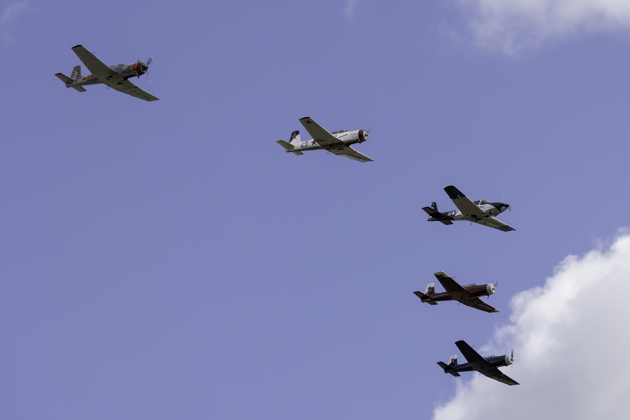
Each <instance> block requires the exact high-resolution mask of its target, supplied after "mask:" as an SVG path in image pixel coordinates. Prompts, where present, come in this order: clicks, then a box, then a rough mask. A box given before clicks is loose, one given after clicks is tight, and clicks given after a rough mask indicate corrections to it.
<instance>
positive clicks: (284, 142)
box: [276, 140, 304, 155]
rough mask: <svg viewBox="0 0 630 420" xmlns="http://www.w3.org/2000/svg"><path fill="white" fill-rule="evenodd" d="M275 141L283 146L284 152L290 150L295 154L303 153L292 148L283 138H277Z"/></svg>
mask: <svg viewBox="0 0 630 420" xmlns="http://www.w3.org/2000/svg"><path fill="white" fill-rule="evenodd" d="M276 143H278V144H279V145H280V146H282V147H284V150H285V151H286V152H291V153H293V154H295V155H303V154H304V153H302V152H300V151H299V150H294V149H295V147H293V145H292V144H289V143H287V142H286V141H284V140H278V141H277V142H276Z"/></svg>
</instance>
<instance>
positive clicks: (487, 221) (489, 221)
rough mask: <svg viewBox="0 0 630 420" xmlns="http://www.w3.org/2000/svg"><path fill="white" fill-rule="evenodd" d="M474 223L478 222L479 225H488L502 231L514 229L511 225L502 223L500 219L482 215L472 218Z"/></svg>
mask: <svg viewBox="0 0 630 420" xmlns="http://www.w3.org/2000/svg"><path fill="white" fill-rule="evenodd" d="M473 222H475V223H479V224H480V225H484V226H488V227H491V228H495V229H499V230H502V231H503V232H510V231H512V230H516V229H514V228H513V227H510V226H508V225H506V224H505V223H503V222H502V221H500V220H497V219H495V218H494V217H482V218H479V219H476V220H473Z"/></svg>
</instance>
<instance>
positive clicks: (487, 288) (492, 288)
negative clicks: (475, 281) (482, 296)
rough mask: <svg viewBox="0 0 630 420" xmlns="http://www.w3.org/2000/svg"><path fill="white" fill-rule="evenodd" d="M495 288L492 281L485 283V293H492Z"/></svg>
mask: <svg viewBox="0 0 630 420" xmlns="http://www.w3.org/2000/svg"><path fill="white" fill-rule="evenodd" d="M496 290H497V288H496V287H495V285H494V284H492V283H488V284H486V294H487V295H488V296H490V295H492V294H494V292H496Z"/></svg>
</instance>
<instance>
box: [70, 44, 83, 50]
mask: <svg viewBox="0 0 630 420" xmlns="http://www.w3.org/2000/svg"><path fill="white" fill-rule="evenodd" d="M75 48H83V45H81V44H79V45H75V46H74V47H72V49H73V50H74V49H75Z"/></svg>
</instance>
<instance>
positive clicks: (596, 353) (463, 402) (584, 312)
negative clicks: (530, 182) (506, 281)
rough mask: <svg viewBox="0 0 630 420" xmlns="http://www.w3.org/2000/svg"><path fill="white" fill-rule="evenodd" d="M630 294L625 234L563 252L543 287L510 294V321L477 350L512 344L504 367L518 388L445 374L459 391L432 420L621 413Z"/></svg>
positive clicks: (574, 418) (628, 387)
mask: <svg viewBox="0 0 630 420" xmlns="http://www.w3.org/2000/svg"><path fill="white" fill-rule="evenodd" d="M628 297H630V233H629V232H624V233H623V234H621V235H620V236H619V237H618V238H617V239H616V240H615V242H614V243H613V244H612V245H611V247H610V248H609V249H597V250H594V251H591V252H589V253H588V254H587V255H585V256H584V257H582V258H578V257H575V256H569V257H567V258H566V259H565V260H564V261H562V262H561V263H560V265H559V266H558V267H557V268H556V272H555V274H554V275H553V276H552V277H551V278H548V279H547V282H546V283H545V285H544V286H543V287H536V288H534V289H531V290H527V291H524V292H521V293H519V294H517V295H516V296H514V298H513V299H512V301H511V307H512V309H513V314H512V315H511V317H510V323H509V325H507V326H504V327H501V328H499V329H497V330H496V331H495V335H494V340H493V343H492V345H490V346H486V347H485V349H482V354H483V353H486V352H489V351H490V350H494V353H496V354H504V353H505V352H506V351H509V349H510V348H511V347H513V348H514V359H515V361H514V364H513V365H512V366H510V367H508V368H502V370H503V372H504V373H506V374H507V375H508V376H510V377H511V378H513V379H514V380H516V381H517V382H519V383H520V384H521V385H517V386H507V385H504V384H502V383H499V382H495V381H493V380H491V379H488V378H486V377H484V376H481V375H479V374H474V373H470V374H468V375H466V374H463V375H462V377H460V378H452V377H450V376H449V377H448V378H445V379H446V380H457V381H458V386H457V390H456V395H455V397H454V398H453V399H452V400H451V401H449V402H447V403H446V404H444V405H442V406H440V407H437V408H436V410H435V413H434V420H459V419H466V420H476V419H483V420H493V419H511V420H520V419H523V420H524V419H527V420H531V419H532V418H535V419H539V420H547V419H554V420H555V419H571V420H582V419H584V420H586V419H588V420H592V419H594V418H611V419H620V418H626V417H625V416H626V415H627V413H628V412H630V398H628V395H630V363H628V362H627V361H626V359H627V357H628V354H630V334H629V333H628V320H630V301H629V300H628ZM473 375H474V376H473ZM471 376H473V378H472V379H470V377H471Z"/></svg>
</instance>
